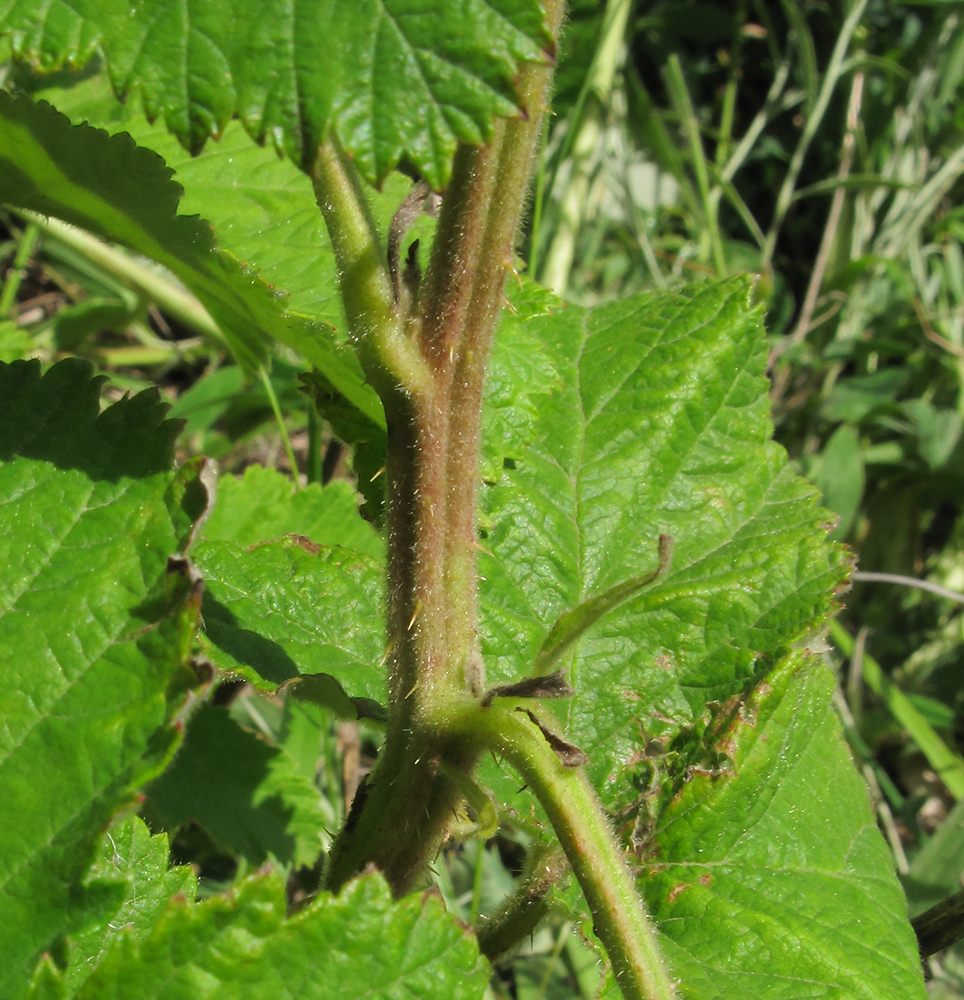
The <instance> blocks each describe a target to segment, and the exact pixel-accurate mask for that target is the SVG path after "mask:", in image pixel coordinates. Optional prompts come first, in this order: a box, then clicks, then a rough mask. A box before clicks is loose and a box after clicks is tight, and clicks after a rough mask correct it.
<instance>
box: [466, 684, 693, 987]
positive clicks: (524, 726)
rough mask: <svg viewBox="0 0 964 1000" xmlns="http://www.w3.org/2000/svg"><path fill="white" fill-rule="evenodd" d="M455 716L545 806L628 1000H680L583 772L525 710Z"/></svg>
mask: <svg viewBox="0 0 964 1000" xmlns="http://www.w3.org/2000/svg"><path fill="white" fill-rule="evenodd" d="M450 711H451V715H452V718H450V719H449V724H451V722H452V721H454V719H455V718H458V720H459V724H460V727H461V728H462V729H463V731H467V732H473V733H474V734H475V735H476V736H477V738H479V739H480V740H481V741H482V742H483V743H484V744H485V746H486V748H487V749H489V750H491V751H492V752H493V753H497V754H499V755H501V756H503V757H505V758H506V759H507V760H508V761H509V763H510V764H511V765H512V766H513V767H514V768H515V769H516V770H517V771H518V772H519V774H520V775H521V776H522V777H523V779H524V780H525V782H526V784H527V785H528V786H529V788H530V789H531V790H532V791H533V792H534V793H535V795H536V796H537V797H538V799H539V801H540V802H541V803H542V807H543V809H545V811H546V815H547V816H548V818H549V821H550V822H551V823H552V826H553V829H554V830H555V832H556V836H557V837H558V838H559V843H560V844H561V846H562V849H563V851H565V854H566V858H567V860H568V861H569V864H570V866H571V868H572V870H573V872H574V874H575V876H576V878H577V879H578V881H579V885H580V887H581V888H582V891H583V894H584V896H585V897H586V902H587V903H588V904H589V910H590V912H591V913H592V918H593V927H594V929H595V932H596V934H597V935H598V937H599V940H600V941H602V943H603V946H604V947H605V949H606V952H607V954H608V955H609V960H610V961H611V962H612V967H613V972H614V974H615V976H616V981H617V982H618V983H619V986H620V989H621V990H622V992H623V996H624V997H626V1000H673V998H675V997H676V990H675V986H674V983H673V980H672V978H671V977H670V974H669V972H668V970H667V969H666V966H665V965H664V963H663V959H662V955H661V953H660V949H659V943H658V940H657V937H656V931H655V929H654V928H653V925H652V924H651V923H650V920H649V917H648V916H647V913H646V909H645V907H644V906H643V902H642V900H641V899H640V897H639V894H638V893H637V891H636V886H635V884H634V882H633V878H632V875H631V874H630V872H629V870H628V868H627V867H626V864H625V862H624V860H623V857H622V852H621V851H620V849H619V847H618V846H617V844H616V841H615V839H614V838H613V835H612V832H611V830H610V828H609V823H608V820H607V819H606V816H605V814H604V813H603V811H602V807H601V806H600V805H599V801H598V799H597V798H596V795H595V792H594V791H593V789H592V787H591V786H590V784H589V781H588V780H587V778H586V776H585V774H584V773H583V771H582V769H581V768H578V767H571V766H567V765H566V763H564V762H563V759H562V756H560V753H559V751H558V749H557V748H556V747H553V746H552V745H550V743H549V740H548V739H547V738H546V735H545V734H544V731H543V728H542V727H541V726H540V725H539V724H538V723H537V722H536V721H535V720H534V719H533V717H532V715H531V714H530V712H529V710H528V709H527V708H526V703H525V702H521V701H519V702H515V703H513V702H511V701H510V702H509V703H508V705H498V706H492V707H489V708H480V707H479V706H477V705H473V706H469V707H466V708H465V709H462V710H460V709H459V708H458V707H457V706H452V707H451V709H450Z"/></svg>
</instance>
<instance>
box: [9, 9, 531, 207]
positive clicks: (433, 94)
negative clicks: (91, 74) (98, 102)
mask: <svg viewBox="0 0 964 1000" xmlns="http://www.w3.org/2000/svg"><path fill="white" fill-rule="evenodd" d="M0 30H5V31H9V32H12V34H13V39H14V51H15V53H16V54H17V55H18V56H19V57H20V58H21V59H26V60H30V61H31V62H33V63H34V64H37V65H39V66H41V67H42V68H44V69H45V70H51V69H55V68H58V67H60V66H62V65H65V64H68V63H69V64H72V65H81V64H83V63H84V62H85V61H86V60H87V59H88V58H89V57H90V55H91V54H92V53H93V51H94V48H95V46H98V45H99V47H100V50H101V51H102V52H103V54H104V56H105V58H106V61H107V66H108V69H109V72H110V74H111V79H112V82H113V84H114V87H115V89H116V91H117V93H118V94H119V95H120V96H125V95H126V94H128V93H129V92H130V91H132V90H137V89H140V90H141V92H142V94H143V98H144V105H145V108H146V110H147V113H148V115H149V117H151V118H152V119H153V118H156V117H163V119H164V121H165V123H166V125H167V127H168V129H170V130H171V131H172V132H173V133H174V134H175V135H177V137H178V139H179V140H180V141H181V142H182V143H183V145H184V146H185V147H187V148H189V149H190V150H192V152H198V151H199V150H200V149H201V148H202V147H203V145H204V143H205V142H206V140H207V139H208V138H210V137H211V136H212V135H214V136H216V135H219V134H220V133H221V132H222V131H223V129H224V127H225V125H226V124H227V122H228V121H229V120H230V119H231V118H232V117H233V116H235V115H237V117H239V118H240V119H241V121H242V122H243V123H244V126H245V128H246V129H247V130H248V132H250V134H251V135H252V136H253V137H254V138H256V139H257V140H258V141H259V142H264V141H266V140H268V139H270V140H271V142H272V143H273V144H274V145H275V146H276V147H278V148H279V149H284V150H285V151H286V152H288V153H289V154H290V155H291V156H292V158H293V159H294V160H295V161H296V162H298V163H299V164H303V165H304V166H306V167H308V166H310V164H311V160H312V157H313V153H314V150H315V149H316V148H317V145H318V142H319V140H321V139H322V138H324V136H325V135H326V134H327V133H328V131H329V129H330V128H335V130H336V131H337V134H338V136H339V138H340V140H341V142H342V143H343V145H344V146H345V148H346V149H347V150H348V151H349V152H350V153H351V154H352V155H353V157H354V159H355V162H356V163H357V164H358V166H359V167H360V169H361V171H362V173H363V174H364V175H365V176H366V177H367V178H368V179H369V180H370V181H372V182H381V180H383V179H384V178H385V176H386V175H387V174H388V172H389V171H390V170H391V169H392V168H393V167H395V166H396V164H397V163H398V162H399V161H400V160H401V159H402V158H403V157H407V158H408V159H409V160H410V161H411V162H412V163H413V164H414V165H415V166H416V167H417V168H418V169H419V170H420V171H421V172H422V174H423V175H424V176H425V177H426V178H427V179H428V180H429V181H430V182H431V183H432V184H433V185H434V186H435V187H437V188H439V189H441V188H442V187H443V186H444V184H445V181H446V179H447V177H448V171H449V168H450V161H451V158H452V154H453V153H454V151H455V146H456V144H457V143H458V142H460V141H461V142H470V143H482V142H484V141H485V139H486V138H487V137H488V135H489V134H490V129H491V119H492V118H493V116H496V115H513V114H517V113H518V112H519V108H518V103H517V98H516V95H515V91H514V77H515V75H516V73H517V68H518V63H519V61H520V60H533V61H540V60H544V59H545V58H546V55H545V53H544V52H543V47H547V46H548V45H549V40H548V37H547V35H546V32H545V29H544V27H543V22H542V12H541V9H540V7H539V5H538V3H537V2H536V0H498V2H485V0H463V2H461V3H458V4H453V3H450V2H446V0H430V2H428V3H425V2H418V3H416V2H414V0H324V2H317V0H217V2H211V0H206V2H203V3H202V2H192V3H188V4H186V5H174V4H170V3H169V2H167V0H137V2H135V3H134V4H131V3H129V2H127V0H124V2H123V3H121V2H120V0H73V2H72V3H71V4H70V5H69V6H68V5H66V4H55V5H54V6H53V7H52V8H50V9H48V8H47V7H42V8H38V7H37V5H36V4H35V3H34V2H33V0H13V2H12V3H8V4H7V5H6V10H5V11H3V12H2V14H0ZM530 110H531V109H530Z"/></svg>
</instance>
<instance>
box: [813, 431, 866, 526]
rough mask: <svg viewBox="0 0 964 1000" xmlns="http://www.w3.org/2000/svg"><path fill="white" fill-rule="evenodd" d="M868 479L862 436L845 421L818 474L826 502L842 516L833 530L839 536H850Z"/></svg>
mask: <svg viewBox="0 0 964 1000" xmlns="http://www.w3.org/2000/svg"><path fill="white" fill-rule="evenodd" d="M865 480H866V474H865V472H864V456H863V454H862V452H861V447H860V436H859V435H858V434H857V431H856V429H855V428H854V427H852V426H851V425H850V424H843V425H841V426H840V427H838V428H837V429H836V430H835V431H834V432H833V434H832V435H831V436H830V440H829V441H828V442H827V444H826V445H825V447H824V449H823V454H822V455H821V456H820V463H819V465H818V466H817V468H816V471H815V473H814V481H815V482H816V484H817V486H819V487H820V490H821V492H822V493H823V502H824V504H826V506H827V508H828V509H829V510H832V511H833V512H834V513H835V514H836V515H837V517H838V518H839V519H840V521H839V523H838V524H837V526H836V528H834V531H833V536H834V537H835V538H846V537H847V535H848V533H849V532H850V529H851V527H852V526H853V523H854V518H856V516H857V512H858V511H859V509H860V501H861V498H862V497H863V495H864V482H865Z"/></svg>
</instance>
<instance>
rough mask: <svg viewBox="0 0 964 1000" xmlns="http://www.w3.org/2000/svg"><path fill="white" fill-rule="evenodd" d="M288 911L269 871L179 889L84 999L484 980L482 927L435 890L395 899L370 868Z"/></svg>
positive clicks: (465, 991)
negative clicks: (212, 892)
mask: <svg viewBox="0 0 964 1000" xmlns="http://www.w3.org/2000/svg"><path fill="white" fill-rule="evenodd" d="M284 914H285V897H284V886H283V885H282V883H281V880H280V879H279V878H278V877H277V876H276V875H273V874H259V875H255V876H253V877H251V878H249V879H247V880H245V881H244V882H242V883H241V884H240V885H239V886H238V887H237V888H236V889H234V890H232V891H231V892H229V893H224V894H222V895H219V896H215V897H211V898H210V899H207V900H205V901H204V902H202V903H199V904H190V903H187V902H185V901H180V900H174V901H173V902H172V904H171V905H170V907H169V908H168V911H167V912H166V913H165V914H164V916H163V917H162V918H161V920H160V921H159V922H158V924H157V927H156V929H155V931H154V933H153V934H152V935H151V936H150V938H148V939H147V940H145V941H135V940H134V939H128V940H125V941H123V942H121V944H120V947H115V948H114V949H113V950H112V952H111V953H110V955H109V956H108V957H107V958H106V959H105V961H104V962H103V963H102V964H101V966H100V968H99V969H98V970H97V971H96V972H95V973H94V975H93V976H92V977H91V978H90V979H89V980H88V981H87V983H86V984H85V986H84V987H83V988H82V989H81V990H80V992H79V993H78V994H76V996H77V1000H95V998H97V1000H99V998H103V997H123V998H124V1000H175V998H181V997H191V1000H205V998H208V997H210V998H212V1000H213V998H219V1000H220V998H225V997H230V998H233V1000H276V998H278V997H286V996H297V997H299V998H300V1000H331V998H332V997H338V998H339V1000H353V998H358V1000H361V998H363V997H364V998H373V1000H374V998H384V1000H408V998H412V997H418V998H419V1000H477V998H479V997H481V996H482V992H483V990H484V989H485V985H486V981H487V979H488V974H489V970H488V965H487V963H486V962H485V961H484V959H481V958H480V957H479V953H478V948H477V946H476V944H475V940H474V938H473V937H472V936H471V935H470V934H469V933H467V931H466V929H465V928H464V926H463V925H461V924H459V923H458V922H456V921H455V920H454V919H453V918H452V917H450V916H449V915H448V914H447V913H446V912H445V908H444V906H443V904H442V901H441V898H440V897H439V896H438V895H436V894H434V893H425V894H422V895H416V896H409V897H407V898H405V899H403V900H400V901H399V902H397V903H396V902H394V901H393V900H392V898H391V894H390V893H389V891H388V887H387V886H386V884H385V882H384V881H383V879H382V878H381V876H379V875H366V876H363V877H361V878H358V879H356V880H354V881H353V882H350V883H349V884H348V885H347V886H346V887H345V888H344V890H343V891H342V893H341V895H339V896H337V897H333V896H330V895H328V894H324V895H322V896H319V897H318V898H317V899H315V900H314V901H313V902H312V903H311V904H310V905H309V906H307V907H306V908H305V909H303V910H301V911H299V912H298V913H297V914H296V915H295V916H292V917H290V918H288V919H287V920H286V919H285V917H284Z"/></svg>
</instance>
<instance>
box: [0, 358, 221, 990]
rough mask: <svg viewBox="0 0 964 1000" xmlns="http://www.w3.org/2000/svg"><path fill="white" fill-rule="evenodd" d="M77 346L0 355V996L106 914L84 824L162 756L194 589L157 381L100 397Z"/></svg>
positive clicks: (116, 801)
mask: <svg viewBox="0 0 964 1000" xmlns="http://www.w3.org/2000/svg"><path fill="white" fill-rule="evenodd" d="M100 384H101V380H100V379H95V378H92V377H91V373H90V367H89V366H88V365H86V364H85V363H83V362H79V361H64V362H61V363H60V364H58V365H56V366H54V367H53V368H51V369H50V370H49V371H48V372H46V373H45V374H43V375H41V372H40V366H39V364H38V363H36V362H17V363H14V364H13V365H9V366H6V365H0V463H2V464H0V496H2V497H3V498H4V503H3V505H2V508H0V518H2V524H3V526H2V529H0V559H2V561H3V565H4V566H5V567H6V569H5V572H4V574H3V581H2V583H0V650H2V656H0V673H2V678H0V680H2V683H0V718H2V719H3V725H2V726H0V787H3V789H4V806H5V810H6V814H5V822H4V823H3V824H2V825H0V994H2V995H3V996H4V997H8V998H11V1000H15V998H17V997H19V996H21V995H22V992H23V990H24V988H25V987H26V983H27V978H28V974H29V969H30V968H31V967H32V966H33V964H34V962H35V961H36V959H37V958H38V957H39V956H40V954H41V952H43V951H44V950H45V949H48V948H50V947H51V946H52V944H53V943H54V942H55V939H57V938H58V937H59V936H60V935H62V934H63V933H64V932H66V931H70V930H74V931H78V930H82V929H83V928H84V927H85V926H88V925H89V924H90V923H91V922H92V921H96V920H101V921H102V920H105V919H107V918H108V917H109V915H110V914H111V913H113V912H116V910H117V907H118V905H121V901H122V900H123V898H124V889H123V886H121V885H119V884H105V883H104V882H103V881H99V882H98V881H95V882H94V883H92V884H90V885H88V886H86V887H82V886H81V879H82V878H83V875H84V873H85V871H86V869H87V867H88V865H89V864H90V862H91V859H92V858H93V856H94V851H95V846H96V843H97V840H98V838H99V836H100V834H101V832H102V830H103V829H104V827H105V826H106V825H107V823H108V821H109V819H110V817H111V815H112V814H113V813H114V812H115V811H116V810H117V809H118V808H120V807H121V806H122V805H123V804H124V803H125V802H127V801H129V800H130V797H131V792H132V789H133V788H134V787H135V786H136V785H138V784H139V783H141V782H143V781H145V780H147V779H148V778H150V777H151V776H153V775H154V774H156V773H157V771H158V770H159V769H160V767H161V766H162V765H163V763H164V762H165V761H166V760H167V759H168V757H169V755H170V753H171V750H172V746H173V743H174V741H175V738H176V732H175V730H174V729H173V728H171V727H169V726H168V723H169V722H170V721H171V719H172V716H173V715H174V713H175V712H176V711H177V709H178V708H179V707H180V705H181V704H182V702H183V701H184V698H185V696H186V693H187V691H188V690H189V688H190V687H192V686H193V684H194V683H195V675H194V672H193V671H192V670H190V669H189V668H188V666H187V664H188V661H189V656H190V645H191V641H192V638H193V635H194V630H195V627H196V622H197V612H198V605H199V593H198V589H197V584H196V582H195V579H194V578H193V577H192V575H191V574H190V572H189V568H188V567H187V565H186V564H185V563H184V562H183V561H182V562H179V563H172V564H171V566H170V568H167V563H168V559H169V557H170V556H171V554H172V553H174V552H175V551H176V550H177V549H179V548H180V547H181V546H183V545H184V544H185V543H186V541H187V539H188V538H189V536H190V532H191V529H192V526H193V522H194V519H195V518H196V517H198V516H199V515H200V513H201V511H202V510H203V507H204V503H205V493H204V489H203V487H201V485H200V483H199V482H198V481H197V474H198V466H197V465H196V464H195V463H190V464H188V465H186V466H184V467H182V468H181V469H180V470H179V471H177V472H174V471H172V444H173V440H174V436H175V434H176V431H177V426H176V425H175V424H172V423H170V422H165V421H164V419H163V418H164V410H165V408H164V407H163V406H162V405H161V404H160V402H159V400H158V397H157V393H156V392H154V391H151V392H145V393H142V394H140V395H138V396H135V397H133V398H127V399H123V400H121V401H120V402H117V403H115V404H114V405H113V406H111V407H109V408H107V409H106V410H104V411H103V412H100Z"/></svg>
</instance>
